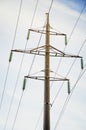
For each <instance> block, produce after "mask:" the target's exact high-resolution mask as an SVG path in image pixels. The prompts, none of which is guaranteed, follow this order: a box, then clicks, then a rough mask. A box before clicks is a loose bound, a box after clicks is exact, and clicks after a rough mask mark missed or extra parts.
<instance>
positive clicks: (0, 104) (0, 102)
mask: <svg viewBox="0 0 86 130" xmlns="http://www.w3.org/2000/svg"><path fill="white" fill-rule="evenodd" d="M21 8H22V0H21V1H20V7H19V12H18V17H17V22H16V27H15V32H14V38H13V42H12V47H11V48H12V49H13V47H14V43H15V39H16V33H17V28H18V24H19V18H20V14H21ZM9 69H10V62H9V63H8V67H7V72H6V77H5V82H4V88H3V92H2V95H1V101H0V109H1V106H2V102H3V97H4V93H5V89H6V83H7V78H8V73H9Z"/></svg>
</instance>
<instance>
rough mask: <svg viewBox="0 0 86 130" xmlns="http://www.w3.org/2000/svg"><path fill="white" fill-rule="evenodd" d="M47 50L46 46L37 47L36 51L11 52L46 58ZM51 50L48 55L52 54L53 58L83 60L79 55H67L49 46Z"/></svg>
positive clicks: (19, 50) (16, 50)
mask: <svg viewBox="0 0 86 130" xmlns="http://www.w3.org/2000/svg"><path fill="white" fill-rule="evenodd" d="M45 48H46V45H44V46H41V47H37V48H34V49H28V50H21V49H15V50H11V51H12V52H20V53H26V54H35V55H41V56H45ZM49 48H50V51H49V52H48V53H49V54H50V56H51V57H68V58H82V57H81V56H78V55H72V54H66V53H64V52H63V51H60V50H59V49H57V48H55V47H53V46H51V45H49Z"/></svg>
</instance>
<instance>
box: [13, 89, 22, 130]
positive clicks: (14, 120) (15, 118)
mask: <svg viewBox="0 0 86 130" xmlns="http://www.w3.org/2000/svg"><path fill="white" fill-rule="evenodd" d="M23 92H24V91H22V93H21V96H20V100H19V104H18V108H17V111H16V115H15V119H14V121H13V125H12V130H13V129H14V126H15V122H16V119H17V116H18V112H19V108H20V105H21V100H22V97H23Z"/></svg>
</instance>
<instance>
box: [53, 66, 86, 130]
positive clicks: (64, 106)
mask: <svg viewBox="0 0 86 130" xmlns="http://www.w3.org/2000/svg"><path fill="white" fill-rule="evenodd" d="M85 67H86V65H85V66H84V68H85ZM85 71H86V69H84V70H83V71H81V72H80V74H79V76H78V79H77V81H76V82H75V84H74V87H73V88H72V90H71V93H70V95H68V96H67V98H66V100H65V103H64V105H63V108H62V110H61V112H60V115H59V118H58V120H57V122H56V125H55V128H54V130H56V128H57V125H58V123H59V121H60V120H61V117H62V115H63V113H64V111H65V109H66V107H67V105H68V102H69V100H70V98H71V96H72V94H73V92H74V89H75V88H76V85H77V83H78V82H79V80H80V79H81V78H82V76H83V74H84V73H85Z"/></svg>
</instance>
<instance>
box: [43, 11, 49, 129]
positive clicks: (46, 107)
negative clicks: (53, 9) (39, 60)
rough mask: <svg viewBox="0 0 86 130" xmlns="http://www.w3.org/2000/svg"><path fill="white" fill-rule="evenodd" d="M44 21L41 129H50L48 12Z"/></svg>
mask: <svg viewBox="0 0 86 130" xmlns="http://www.w3.org/2000/svg"><path fill="white" fill-rule="evenodd" d="M46 15H47V21H46V39H45V80H44V124H43V130H50V24H49V14H48V13H46Z"/></svg>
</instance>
